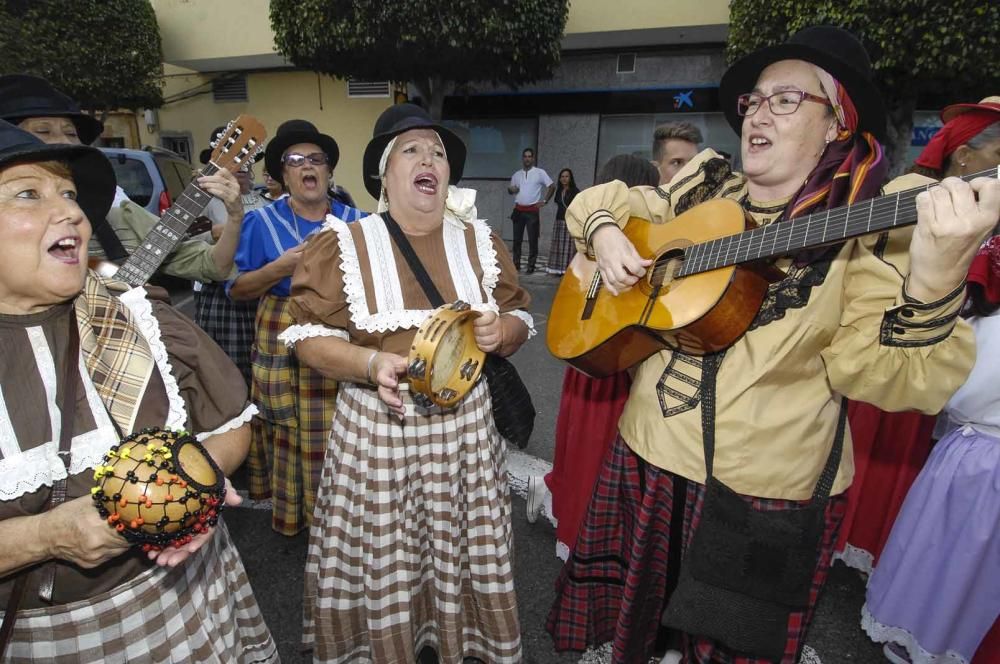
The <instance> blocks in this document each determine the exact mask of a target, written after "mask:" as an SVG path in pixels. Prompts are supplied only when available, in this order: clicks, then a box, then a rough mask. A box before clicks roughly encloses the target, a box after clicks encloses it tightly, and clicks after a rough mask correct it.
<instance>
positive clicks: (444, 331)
mask: <svg viewBox="0 0 1000 664" xmlns="http://www.w3.org/2000/svg"><path fill="white" fill-rule="evenodd" d="M478 317H479V312H478V311H474V310H473V309H472V307H470V306H469V305H468V304H466V303H465V302H462V301H461V300H459V301H457V302H455V303H453V304H446V305H443V306H441V307H438V308H437V309H436V310H435V311H434V314H433V315H432V316H431V317H430V318H428V319H427V320H425V321H424V322H423V324H422V325H421V326H420V328H419V329H418V330H417V334H416V336H415V337H414V338H413V345H412V346H410V356H409V364H408V365H407V368H406V374H407V375H408V376H409V377H410V390H411V391H412V392H413V393H414V395H413V398H414V401H416V402H417V404H418V405H420V406H423V407H430V406H431V405H437V406H441V407H443V408H450V407H452V406H454V405H455V404H457V403H458V402H459V401H461V400H462V398H463V397H464V396H465V395H466V394H468V393H469V390H471V389H472V387H473V386H474V385H475V384H476V381H477V380H479V374H481V373H482V371H483V361H484V360H485V359H486V354H485V353H484V352H483V351H481V350H480V349H479V346H477V345H476V337H475V334H474V333H473V329H472V322H473V321H474V320H475V319H476V318H478Z"/></svg>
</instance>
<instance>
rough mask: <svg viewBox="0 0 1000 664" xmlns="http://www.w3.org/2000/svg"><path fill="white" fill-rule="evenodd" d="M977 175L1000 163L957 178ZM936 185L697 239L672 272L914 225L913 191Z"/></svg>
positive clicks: (991, 173)
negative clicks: (682, 264)
mask: <svg viewBox="0 0 1000 664" xmlns="http://www.w3.org/2000/svg"><path fill="white" fill-rule="evenodd" d="M977 177H994V178H1000V167H996V168H991V169H989V170H986V171H983V172H982V173H975V174H973V175H964V176H962V178H961V179H963V180H965V181H970V180H972V179H974V178H977ZM936 184H937V183H936V182H932V183H930V184H928V185H926V186H923V187H917V188H916V189H907V190H906V191H901V192H899V193H897V194H890V195H888V196H880V197H877V198H872V199H869V200H867V201H863V202H861V203H856V204H854V205H848V206H844V207H839V208H834V209H832V210H825V211H823V212H816V213H814V214H810V215H807V216H805V217H800V218H798V219H794V220H792V221H784V222H780V223H774V224H768V225H767V226H759V227H757V228H754V229H752V230H749V231H745V232H743V233H737V234H736V235H727V236H726V237H721V238H716V239H714V240H711V241H709V242H704V243H701V244H696V245H694V246H691V247H688V249H687V250H686V251H685V252H684V253H685V261H684V266H683V267H682V268H681V269H680V271H679V272H678V275H677V276H680V277H686V276H689V275H692V274H698V273H701V272H708V271H710V270H715V269H718V268H721V267H728V266H730V265H741V264H744V263H752V262H754V261H759V260H762V259H767V258H774V257H777V256H788V255H791V254H795V253H797V252H799V251H802V250H804V249H812V248H815V247H822V246H825V245H830V244H836V243H838V242H842V241H844V240H847V239H850V238H853V237H858V236H861V235H867V234H869V233H879V232H882V231H887V230H891V229H893V228H901V227H903V226H909V225H911V224H915V223H916V222H917V203H916V199H917V194H919V193H920V192H922V191H926V190H927V189H929V188H930V187H932V186H934V185H936Z"/></svg>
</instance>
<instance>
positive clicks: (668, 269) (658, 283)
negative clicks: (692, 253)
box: [646, 249, 684, 288]
mask: <svg viewBox="0 0 1000 664" xmlns="http://www.w3.org/2000/svg"><path fill="white" fill-rule="evenodd" d="M682 267H684V250H683V249H670V250H669V251H666V252H664V253H662V254H660V255H659V256H657V258H656V261H655V262H654V263H653V264H652V265H651V266H650V267H649V272H648V273H647V275H646V279H647V280H648V281H649V285H650V286H652V287H653V288H669V287H670V284H671V283H672V282H673V281H674V279H676V278H677V274H678V273H679V272H680V270H681V268H682Z"/></svg>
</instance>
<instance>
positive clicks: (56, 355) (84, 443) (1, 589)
mask: <svg viewBox="0 0 1000 664" xmlns="http://www.w3.org/2000/svg"><path fill="white" fill-rule="evenodd" d="M114 187H115V180H114V171H113V170H112V168H111V164H110V163H109V162H108V160H107V159H106V158H105V157H104V156H103V155H102V154H101V153H100V152H99V151H98V150H96V149H94V148H89V147H84V146H74V145H46V144H44V143H42V142H41V141H39V140H38V139H36V138H35V137H34V136H32V135H31V134H29V133H27V132H24V131H22V130H20V129H18V128H16V127H13V126H12V125H10V124H8V123H7V122H3V121H0V347H2V348H3V349H4V352H3V354H2V356H0V606H4V607H6V609H7V610H6V612H5V615H4V628H3V629H0V659H3V660H4V661H8V659H5V658H4V654H3V651H4V647H5V648H6V655H7V657H9V661H14V662H27V661H125V660H128V659H134V658H136V657H145V658H152V659H169V658H178V659H183V660H185V661H201V662H207V661H214V662H243V661H261V662H265V661H277V653H276V649H275V645H274V642H273V641H272V639H271V636H270V633H269V632H268V629H267V627H266V626H265V625H264V621H263V618H262V616H261V614H260V610H259V609H258V607H257V603H256V601H255V600H254V597H253V593H252V591H251V589H250V586H249V583H248V582H247V581H246V572H245V571H244V569H243V565H242V563H241V562H240V558H239V555H238V554H237V552H236V549H235V547H234V546H233V544H232V543H231V541H230V539H229V535H228V533H227V531H226V528H225V526H224V525H222V524H221V523H220V525H219V526H218V527H217V528H215V530H214V531H213V532H210V533H208V534H205V535H202V536H199V537H197V538H195V540H194V541H192V542H191V543H190V544H188V545H185V546H183V547H181V548H179V549H171V550H169V551H164V552H160V553H150V554H147V553H145V552H143V551H142V550H141V549H140V548H137V547H130V546H129V544H128V542H126V541H125V540H124V539H123V538H122V537H120V536H119V535H118V534H117V532H116V531H115V530H114V529H112V528H110V527H109V525H108V523H107V522H106V521H105V520H104V519H102V518H101V516H100V515H99V514H98V512H97V510H96V509H95V506H94V503H93V500H92V499H91V496H90V493H91V487H92V486H93V484H94V470H95V468H96V467H97V466H99V465H100V464H101V463H102V462H103V457H104V454H105V453H106V452H107V451H108V449H109V448H110V447H111V446H112V445H113V444H114V443H116V442H117V441H118V440H119V439H120V437H121V436H120V434H119V433H118V431H126V432H130V431H136V430H139V429H142V428H145V427H153V426H156V427H169V428H173V429H178V430H179V429H187V430H189V431H193V432H195V433H197V434H198V435H199V438H201V439H202V441H203V443H204V445H205V447H206V448H207V449H208V450H209V453H210V454H211V455H212V456H213V457H214V459H215V461H216V462H217V463H218V465H219V466H220V468H222V469H223V471H225V472H231V471H233V470H235V469H236V468H237V467H238V466H239V464H240V463H241V462H242V460H243V458H244V456H245V455H246V450H247V443H248V439H249V426H248V425H247V420H248V419H249V417H250V416H251V415H252V413H253V407H252V406H250V405H249V404H248V401H247V394H246V392H245V390H242V389H234V388H233V386H234V385H236V386H238V385H239V384H240V379H239V373H238V372H237V371H236V368H235V367H234V366H233V365H232V363H231V362H229V360H228V359H227V358H226V356H225V355H224V354H223V353H222V351H221V350H219V348H218V347H217V346H215V344H213V343H212V342H211V340H210V339H208V337H206V336H205V335H204V333H202V332H201V331H200V330H199V329H198V328H197V327H195V326H194V325H193V324H192V323H191V322H190V321H189V320H187V319H186V318H184V317H182V316H179V315H178V314H177V313H176V312H175V311H174V310H173V309H172V308H171V307H169V306H167V305H166V304H164V303H162V302H156V301H151V300H149V299H147V296H146V292H145V290H144V289H143V288H131V289H130V288H129V287H128V285H126V284H124V283H120V282H116V281H109V280H105V279H102V278H100V277H98V276H97V275H96V274H95V273H93V272H88V270H87V256H86V246H87V241H88V240H89V239H90V234H91V230H90V223H89V221H88V218H90V217H93V218H96V219H100V218H101V217H102V215H104V214H105V212H107V209H108V207H109V206H110V205H111V201H112V199H113V198H114ZM227 502H230V503H231V504H236V503H238V502H239V498H238V496H236V495H235V493H234V492H232V491H230V492H228V494H227ZM10 628H12V631H10V632H9V637H8V629H10ZM137 653H138V654H137Z"/></svg>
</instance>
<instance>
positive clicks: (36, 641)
mask: <svg viewBox="0 0 1000 664" xmlns="http://www.w3.org/2000/svg"><path fill="white" fill-rule="evenodd" d="M5 661H7V662H10V663H12V664H21V663H24V662H46V663H55V664H70V663H73V664H77V663H89V662H92V663H94V664H97V663H102V664H117V663H122V662H199V663H202V662H209V663H222V662H233V663H240V664H257V663H263V662H278V661H279V658H278V653H277V649H276V647H275V644H274V641H273V640H272V639H271V633H270V632H269V631H268V629H267V625H265V624H264V619H263V617H262V616H261V613H260V609H259V608H258V606H257V600H256V599H254V596H253V591H252V590H251V588H250V582H249V581H248V580H247V576H246V571H245V570H244V569H243V563H242V562H241V561H240V556H239V554H238V553H237V551H236V547H235V546H234V545H233V543H232V541H231V540H230V538H229V533H228V532H227V531H226V527H225V525H223V524H220V525H219V527H218V528H216V532H215V536H214V537H213V538H212V539H211V540H209V541H208V542H207V543H206V544H205V545H204V546H203V547H202V548H201V549H200V550H199V551H198V553H196V554H194V555H193V556H191V557H190V558H189V559H188V560H187V561H185V562H184V563H183V564H181V565H179V566H177V567H175V568H173V569H169V568H164V567H154V568H152V569H150V570H148V571H146V572H143V573H142V574H140V575H139V576H137V577H136V578H134V579H132V580H131V581H128V582H126V583H123V584H122V585H120V586H118V587H117V588H113V589H112V590H109V591H107V592H105V593H102V594H100V595H97V596H96V597H92V598H90V599H89V600H81V601H78V602H73V603H71V604H66V605H63V606H57V607H53V608H44V609H31V610H27V611H21V612H19V613H18V617H17V621H16V622H15V623H14V632H13V635H12V638H11V642H10V645H9V646H8V649H7V658H6V659H5Z"/></svg>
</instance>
